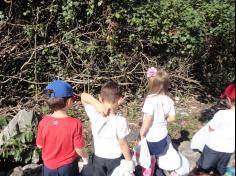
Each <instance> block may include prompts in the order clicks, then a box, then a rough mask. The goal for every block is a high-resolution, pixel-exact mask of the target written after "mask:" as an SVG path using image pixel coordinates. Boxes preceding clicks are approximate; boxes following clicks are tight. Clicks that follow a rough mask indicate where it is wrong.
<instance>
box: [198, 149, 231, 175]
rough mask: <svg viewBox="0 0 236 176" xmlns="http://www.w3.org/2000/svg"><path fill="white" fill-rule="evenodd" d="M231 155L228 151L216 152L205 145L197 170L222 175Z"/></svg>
mask: <svg viewBox="0 0 236 176" xmlns="http://www.w3.org/2000/svg"><path fill="white" fill-rule="evenodd" d="M231 155H232V154H230V153H222V152H216V151H214V150H212V149H210V148H209V147H207V146H205V148H204V150H203V153H202V155H201V157H200V159H199V161H198V163H197V165H198V167H199V170H202V171H206V172H209V171H214V172H216V173H217V174H220V175H224V174H225V172H226V167H227V165H228V163H229V161H230V157H231Z"/></svg>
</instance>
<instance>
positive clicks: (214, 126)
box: [209, 112, 222, 130]
mask: <svg viewBox="0 0 236 176" xmlns="http://www.w3.org/2000/svg"><path fill="white" fill-rule="evenodd" d="M221 117H222V116H221V113H220V112H217V113H216V114H215V115H214V117H213V119H212V120H211V121H210V122H209V126H210V127H211V128H212V129H213V130H216V129H217V128H218V127H219V126H220V124H221V123H222V118H221Z"/></svg>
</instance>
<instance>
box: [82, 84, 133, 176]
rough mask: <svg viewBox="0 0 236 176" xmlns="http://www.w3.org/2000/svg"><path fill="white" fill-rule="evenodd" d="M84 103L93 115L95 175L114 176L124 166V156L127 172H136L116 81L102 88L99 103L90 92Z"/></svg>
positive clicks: (84, 94) (90, 117) (85, 94)
mask: <svg viewBox="0 0 236 176" xmlns="http://www.w3.org/2000/svg"><path fill="white" fill-rule="evenodd" d="M81 100H82V104H83V105H84V107H85V110H86V112H87V114H88V116H89V119H90V122H91V128H92V134H93V139H94V149H95V151H94V156H93V161H92V163H93V167H94V171H93V173H94V175H93V176H111V175H112V173H113V171H114V170H115V168H117V167H118V166H119V165H120V162H121V160H122V154H123V156H124V158H125V161H124V162H125V165H126V169H127V171H128V172H129V171H130V172H133V170H134V166H133V162H132V158H131V154H130V149H129V146H128V142H127V139H126V136H127V135H128V134H129V132H130V130H129V127H128V123H127V120H126V119H125V118H124V117H122V116H120V115H119V114H118V107H119V105H120V103H121V102H122V93H121V90H120V87H119V85H118V84H117V83H115V82H113V81H110V82H108V83H106V84H105V85H104V86H103V87H102V89H101V93H100V97H99V101H98V100H96V99H95V98H93V97H92V96H91V95H89V94H87V93H83V94H82V95H81ZM104 116H106V117H104Z"/></svg>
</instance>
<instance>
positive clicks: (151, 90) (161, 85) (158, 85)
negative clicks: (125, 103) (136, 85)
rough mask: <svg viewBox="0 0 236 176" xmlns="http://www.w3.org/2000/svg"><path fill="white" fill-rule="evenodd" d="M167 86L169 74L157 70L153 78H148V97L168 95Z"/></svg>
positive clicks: (168, 84)
mask: <svg viewBox="0 0 236 176" xmlns="http://www.w3.org/2000/svg"><path fill="white" fill-rule="evenodd" d="M169 86H170V77H169V74H168V73H167V72H166V71H164V70H158V71H157V74H156V76H155V77H151V78H149V81H148V95H153V94H156V95H160V94H168V90H169Z"/></svg>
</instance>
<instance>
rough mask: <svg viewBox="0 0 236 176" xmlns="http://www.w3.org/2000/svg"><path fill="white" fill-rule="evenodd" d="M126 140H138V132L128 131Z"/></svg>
mask: <svg viewBox="0 0 236 176" xmlns="http://www.w3.org/2000/svg"><path fill="white" fill-rule="evenodd" d="M127 138H128V140H131V141H137V140H139V133H137V132H135V131H131V132H130V133H129V135H128V136H127Z"/></svg>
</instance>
